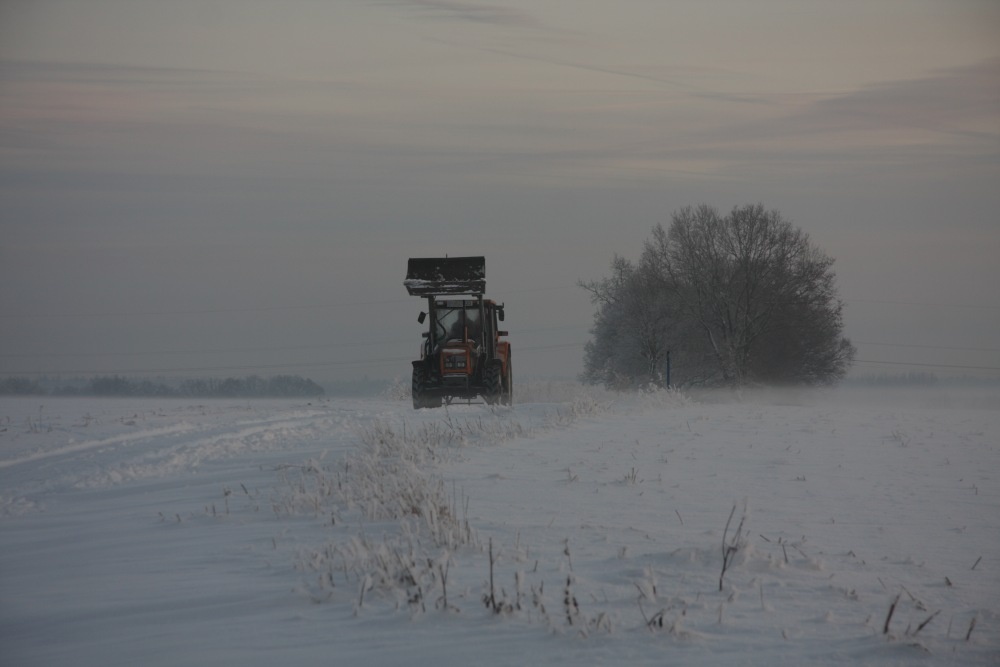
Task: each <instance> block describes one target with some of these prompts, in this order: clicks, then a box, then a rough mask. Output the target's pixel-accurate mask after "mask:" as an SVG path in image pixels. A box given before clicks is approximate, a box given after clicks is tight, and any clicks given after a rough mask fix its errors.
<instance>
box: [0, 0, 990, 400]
mask: <svg viewBox="0 0 1000 667" xmlns="http://www.w3.org/2000/svg"><path fill="white" fill-rule="evenodd" d="M998 79H1000V7H998V6H997V5H996V4H995V3H990V2H976V1H971V0H970V1H968V2H944V1H938V2H935V1H929V0H928V1H925V2H898V1H889V0H879V1H876V2H871V3H863V4H857V3H850V4H847V5H839V4H838V5H834V4H822V5H811V6H810V7H809V10H808V11H806V10H805V8H803V7H802V6H801V4H800V3H794V2H784V1H778V0H765V1H764V2H759V3H754V6H753V7H752V8H751V7H749V6H747V5H745V4H744V3H736V2H733V3H710V4H705V3H700V2H693V1H692V2H678V3H669V4H667V3H663V4H660V3H647V2H638V1H632V0H628V1H626V2H620V3H615V4H614V6H612V5H610V4H609V5H607V6H604V5H600V4H599V5H594V6H588V7H586V8H583V7H580V6H579V5H577V4H575V3H574V4H572V5H568V4H566V3H562V2H556V1H552V0H543V1H542V2H530V3H529V2H514V1H504V0H497V1H495V2H488V3H473V2H464V1H461V0H460V1H458V2H438V1H435V0H410V1H405V0H404V1H399V2H381V1H375V0H372V1H370V2H364V1H360V2H353V3H312V2H305V1H300V0H292V1H290V2H286V3H282V4H281V5H280V7H279V6H277V5H273V4H271V3H263V2H242V1H241V2H236V1H235V0H216V1H214V2H205V3H201V2H199V3H188V2H179V3H169V4H164V3H155V2H143V1H139V2H135V1H128V2H126V1H119V0H95V1H94V2H89V3H86V5H83V4H81V3H65V2H57V1H55V0H51V1H50V0H40V1H30V2H29V1H13V2H5V3H4V4H3V5H2V6H0V151H2V155H3V159H2V160H0V202H2V205H0V231H2V232H3V236H2V239H3V240H2V243H0V341H2V345H0V376H12V375H25V376H31V377H39V376H41V375H43V374H59V375H95V374H113V373H122V374H142V375H163V376H175V377H177V376H199V375H245V374H249V373H257V374H262V375H266V374H270V373H273V372H291V373H296V374H300V375H304V376H308V377H311V378H314V379H316V380H319V381H329V382H333V381H342V380H351V379H356V378H363V377H372V378H386V379H388V378H392V377H394V376H399V375H404V376H405V375H407V374H408V373H409V363H408V361H409V360H410V359H412V358H414V357H415V356H416V355H417V351H418V346H419V343H420V331H421V327H420V325H419V324H417V322H416V315H417V313H418V312H419V311H420V310H421V307H422V304H421V302H420V300H419V299H416V298H410V297H408V296H407V295H406V292H405V290H404V288H403V286H402V280H403V277H404V275H405V270H406V260H407V258H408V257H414V256H438V255H443V254H450V255H453V256H456V255H485V256H486V258H487V295H488V296H490V297H492V298H495V299H497V300H499V301H503V302H505V303H506V306H507V309H506V312H507V322H506V323H505V325H506V328H507V329H509V330H510V332H511V341H512V343H513V346H514V350H515V355H516V360H517V370H518V374H519V376H520V377H539V378H541V377H574V376H576V375H577V374H578V373H579V372H580V370H581V359H582V350H583V344H584V343H585V342H586V340H587V339H588V328H589V326H590V324H591V320H592V315H593V307H592V305H591V304H590V303H589V301H588V298H587V294H586V293H585V292H584V291H583V290H581V289H579V288H578V287H577V286H576V283H577V281H578V280H581V279H582V280H593V279H596V278H599V277H601V276H602V275H604V274H605V273H606V271H607V268H608V266H609V263H610V261H611V259H612V257H613V255H614V254H616V253H617V254H620V255H623V256H626V257H632V258H636V257H638V256H639V254H640V253H641V250H642V243H643V241H644V240H645V239H646V238H647V236H648V235H649V233H650V230H651V229H652V227H653V226H654V225H656V224H657V223H666V222H667V221H668V220H669V217H670V214H671V213H672V212H673V211H674V210H676V209H679V208H681V207H683V206H687V205H697V204H699V203H707V204H710V205H712V206H715V207H717V208H718V209H720V210H722V211H726V210H728V209H729V208H731V207H733V206H737V205H742V204H746V203H753V202H762V203H763V204H764V205H765V206H767V207H768V208H776V209H778V210H780V211H781V212H782V214H783V215H784V216H785V217H786V218H788V219H789V220H791V221H792V222H793V223H794V224H796V225H798V226H799V227H801V228H802V229H804V230H805V231H806V232H808V233H809V234H810V237H811V238H812V240H813V241H814V242H815V243H816V245H818V246H819V247H820V248H821V249H823V250H824V251H825V252H827V253H828V254H829V255H831V256H832V257H834V258H835V259H836V265H835V269H836V272H837V275H838V284H839V287H840V292H841V296H842V297H843V299H844V301H845V304H846V311H845V323H846V334H847V335H848V336H849V337H850V338H851V339H852V340H853V341H854V342H855V343H856V345H857V346H858V349H859V354H858V359H859V363H858V364H857V366H856V369H855V371H856V373H858V374H881V373H906V372H912V371H921V372H929V373H934V374H937V375H942V376H948V375H971V376H975V377H995V376H997V375H998V374H1000V347H998V345H997V341H1000V301H998V299H997V295H996V285H1000V268H998V266H1000V263H998V262H997V261H996V257H997V256H1000V227H998V225H997V216H996V211H997V210H1000V193H998V192H997V190H998V189H997V188H996V183H997V182H1000V160H998V158H1000V132H998V122H997V121H998V118H1000V93H998V92H997V91H998V90H1000V86H998V85H997V83H998Z"/></svg>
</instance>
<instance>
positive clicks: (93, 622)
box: [0, 383, 1000, 666]
mask: <svg viewBox="0 0 1000 667" xmlns="http://www.w3.org/2000/svg"><path fill="white" fill-rule="evenodd" d="M998 415H1000V394H998V393H997V389H996V387H995V386H994V387H991V388H986V387H961V388H948V387H942V388H939V389H929V388H927V387H916V388H909V389H905V390H900V389H892V390H886V389H885V388H880V389H872V388H864V387H862V388H852V389H840V390H836V391H802V390H797V391H777V390H761V391H747V392H743V393H741V394H734V393H732V392H712V393H703V394H699V395H696V396H695V395H686V394H683V393H679V392H672V391H656V392H652V393H644V394H635V393H631V394H615V393H610V392H603V391H600V390H596V389H594V388H584V387H581V386H577V385H572V384H566V383H538V384H528V385H526V386H524V387H523V391H522V392H521V399H520V400H519V402H518V403H517V404H515V405H514V406H513V407H510V408H500V407H490V406H485V405H482V404H472V405H466V404H455V405H452V406H450V407H447V408H443V409H441V410H420V411H414V410H412V408H411V407H410V405H409V396H408V394H407V393H405V392H402V394H399V395H397V396H395V397H393V396H387V397H384V398H365V399H357V398H355V399H350V398H329V399H318V400H304V399H285V400H275V399H266V400H265V399H258V400H238V401H233V400H204V401H199V402H192V401H189V400H183V399H180V400H178V399H164V398H160V399H122V398H119V399H114V398H47V399H45V400H44V401H39V400H36V399H34V398H4V399H0V536H2V539H3V544H4V549H3V550H2V552H0V594H2V597H3V599H4V601H5V602H4V604H3V605H0V643H2V645H3V646H4V653H5V655H6V656H7V657H8V659H10V660H13V661H14V663H16V664H46V665H73V666H79V665H127V664H135V663H136V662H139V661H141V662H143V663H144V664H153V665H156V664H163V665H168V664H201V663H204V662H206V661H210V660H216V659H220V656H224V658H225V659H226V660H233V661H236V662H238V663H240V664H247V665H257V664H260V665H265V664H267V665H270V664H274V662H275V661H280V662H285V663H291V664H309V663H314V662H316V661H323V660H329V659H330V658H331V656H336V659H337V660H343V661H346V662H358V661H368V662H373V663H375V664H384V665H397V664H398V665H403V664H412V662H413V661H414V660H416V661H418V662H421V663H428V664H440V665H451V664H454V665H459V664H468V663H469V662H470V661H474V660H478V659H481V658H482V657H483V656H484V655H486V656H488V657H489V660H490V662H492V663H496V664H502V665H507V664H509V665H515V664H518V665H521V664H552V663H558V662H564V661H571V662H573V663H575V664H604V663H607V662H620V661H626V662H628V663H629V664H663V663H664V662H668V663H670V664H680V665H684V664H692V665H694V664H706V663H711V664H720V665H725V664H734V665H735V664H760V665H771V664H777V663H782V662H788V663H790V664H791V663H794V664H815V665H824V664H830V665H832V664H842V663H843V662H844V661H850V662H855V663H864V664H872V665H893V664H901V663H905V664H914V665H921V664H926V665H936V664H963V665H965V664H969V665H975V664H981V665H990V664H995V662H996V660H997V657H998V656H1000V609H998V607H997V602H996V601H997V600H998V599H1000V595H998V593H1000V589H998V588H997V581H998V578H997V576H996V574H997V572H998V571H1000V559H998V555H997V550H996V535H997V531H998V528H1000V525H998V523H997V517H998V516H1000V512H998V511H997V510H998V509H1000V482H998V478H997V474H996V471H997V470H1000V447H998V444H997V443H1000V437H998V436H1000V419H998Z"/></svg>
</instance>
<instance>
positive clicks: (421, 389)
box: [410, 366, 441, 410]
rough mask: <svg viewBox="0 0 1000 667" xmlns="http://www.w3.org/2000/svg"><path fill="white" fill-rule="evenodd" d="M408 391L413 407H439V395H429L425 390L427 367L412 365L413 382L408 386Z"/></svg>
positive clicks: (417, 408) (416, 408) (415, 408)
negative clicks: (411, 397)
mask: <svg viewBox="0 0 1000 667" xmlns="http://www.w3.org/2000/svg"><path fill="white" fill-rule="evenodd" d="M410 393H411V394H412V396H413V409H414V410H419V409H420V408H440V407H441V397H440V396H431V395H429V394H428V391H427V369H425V368H424V367H423V366H414V367H413V382H412V384H411V386H410Z"/></svg>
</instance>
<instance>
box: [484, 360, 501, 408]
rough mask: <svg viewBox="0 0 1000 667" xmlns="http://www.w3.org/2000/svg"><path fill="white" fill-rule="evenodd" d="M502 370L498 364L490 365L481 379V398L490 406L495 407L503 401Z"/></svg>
mask: <svg viewBox="0 0 1000 667" xmlns="http://www.w3.org/2000/svg"><path fill="white" fill-rule="evenodd" d="M501 372H502V368H501V367H500V364H490V365H489V366H488V367H487V368H486V374H485V377H483V385H484V391H483V398H484V399H486V402H487V403H488V404H490V405H495V404H496V403H498V402H499V401H501V400H502V399H503V377H502V376H501Z"/></svg>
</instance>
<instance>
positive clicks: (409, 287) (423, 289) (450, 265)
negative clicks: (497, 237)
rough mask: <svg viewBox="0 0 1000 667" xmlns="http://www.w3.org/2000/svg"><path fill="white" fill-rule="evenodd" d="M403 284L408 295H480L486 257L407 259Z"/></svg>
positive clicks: (484, 279) (483, 285)
mask: <svg viewBox="0 0 1000 667" xmlns="http://www.w3.org/2000/svg"><path fill="white" fill-rule="evenodd" d="M403 285H404V286H405V287H406V291H407V292H409V293H410V295H411V296H435V295H438V294H484V293H485V292H486V258H485V257H411V258H410V260H409V262H408V264H407V266H406V280H404V281H403Z"/></svg>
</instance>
